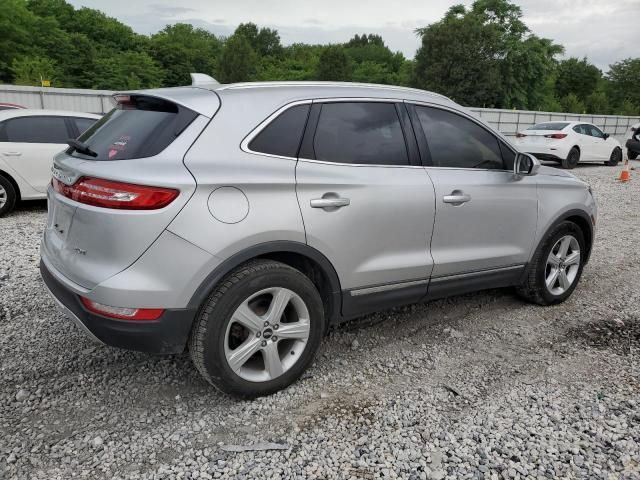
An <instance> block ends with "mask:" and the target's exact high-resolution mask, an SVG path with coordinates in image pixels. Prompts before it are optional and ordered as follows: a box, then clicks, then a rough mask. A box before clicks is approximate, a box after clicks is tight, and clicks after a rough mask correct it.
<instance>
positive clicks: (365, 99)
mask: <svg viewBox="0 0 640 480" xmlns="http://www.w3.org/2000/svg"><path fill="white" fill-rule="evenodd" d="M406 101H407V100H404V99H402V98H377V97H322V98H314V99H307V100H297V101H295V102H290V103H287V104H286V105H283V106H282V107H280V108H278V109H277V110H276V111H275V112H273V113H272V114H271V115H269V116H268V117H267V118H266V119H264V120H263V121H262V122H260V123H259V124H258V126H257V127H255V128H254V129H253V130H252V131H251V132H249V134H247V136H246V137H244V139H243V140H242V142H241V143H240V149H241V150H242V151H243V152H245V153H250V154H253V155H260V156H263V157H271V158H280V159H283V160H296V161H298V160H301V161H305V162H313V163H322V164H327V165H345V166H351V167H382V168H424V167H423V166H422V165H409V164H407V165H378V164H368V163H340V162H329V161H327V160H313V159H311V158H303V157H299V158H295V157H286V156H282V155H273V154H271V153H262V152H257V151H255V150H251V149H250V148H249V144H250V143H251V141H252V140H253V139H254V138H255V137H257V136H258V135H259V134H260V132H261V131H262V130H264V129H265V128H267V126H268V125H269V124H270V123H271V122H272V121H273V120H275V119H276V118H277V117H278V116H279V115H280V114H282V113H283V112H285V111H286V110H288V109H290V108H292V107H295V106H297V105H307V104H313V103H341V102H355V103H393V104H396V103H402V102H406ZM398 121H400V118H398ZM405 141H406V140H405ZM405 148H406V144H405ZM408 155H409V152H408V151H407V159H408V158H409V157H408Z"/></svg>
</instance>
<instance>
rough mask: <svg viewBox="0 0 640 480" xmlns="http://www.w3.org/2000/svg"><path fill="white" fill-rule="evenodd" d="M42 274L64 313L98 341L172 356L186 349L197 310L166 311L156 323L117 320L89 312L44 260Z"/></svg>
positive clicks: (41, 266) (41, 263)
mask: <svg viewBox="0 0 640 480" xmlns="http://www.w3.org/2000/svg"><path fill="white" fill-rule="evenodd" d="M40 274H41V275H42V280H43V281H44V283H45V285H46V287H47V289H48V290H49V292H50V293H51V295H52V296H53V298H54V299H55V301H56V303H58V305H59V306H60V308H61V309H62V310H63V312H64V313H65V314H66V315H67V316H69V317H70V318H71V319H72V320H73V321H74V322H75V323H76V324H77V325H78V326H79V327H80V329H81V330H83V331H84V332H85V333H86V334H87V335H89V337H91V338H92V339H93V340H94V341H98V342H101V343H104V344H107V345H111V346H113V347H119V348H124V349H127V350H137V351H140V352H148V353H160V354H171V353H181V352H183V351H184V350H185V348H186V345H187V341H188V339H189V333H190V332H191V326H192V324H193V320H194V318H195V315H196V311H195V309H172V310H166V311H165V312H164V314H163V315H162V316H161V317H160V318H159V319H158V320H153V321H130V320H114V319H111V318H107V317H103V316H101V315H96V314H94V313H90V312H88V311H87V310H86V309H85V308H84V307H83V305H82V303H81V302H80V299H79V298H78V295H76V294H75V293H74V292H73V291H72V290H70V289H69V288H68V287H66V286H65V285H63V284H62V283H61V282H60V281H59V280H57V279H56V278H55V277H54V275H53V274H52V273H51V272H50V271H49V270H48V268H47V266H46V265H45V264H44V262H42V261H41V262H40Z"/></svg>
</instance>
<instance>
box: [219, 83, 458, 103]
mask: <svg viewBox="0 0 640 480" xmlns="http://www.w3.org/2000/svg"><path fill="white" fill-rule="evenodd" d="M261 87H262V88H264V87H351V88H377V89H382V90H400V91H410V92H416V93H421V94H425V93H426V94H428V95H433V96H434V97H440V98H444V99H447V100H449V98H448V97H446V96H444V95H441V94H439V93H435V92H430V91H428V90H420V89H418V88H411V87H400V86H396V85H381V84H377V83H358V82H319V81H315V82H314V81H307V82H303V81H290V82H286V81H282V82H242V83H230V84H228V85H223V86H222V87H220V88H218V89H217V90H237V89H242V88H261Z"/></svg>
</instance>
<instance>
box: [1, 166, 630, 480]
mask: <svg viewBox="0 0 640 480" xmlns="http://www.w3.org/2000/svg"><path fill="white" fill-rule="evenodd" d="M618 171H619V168H616V169H613V168H606V167H596V166H584V167H581V168H578V169H576V170H575V173H577V174H578V175H579V176H580V177H582V178H584V179H586V180H587V181H589V183H590V184H591V185H592V187H593V189H594V191H595V193H596V196H597V199H598V201H599V205H600V219H599V226H598V229H599V230H598V234H597V243H596V246H595V249H594V252H593V256H592V260H591V263H590V264H589V265H588V267H587V269H586V270H585V272H584V276H583V279H582V282H581V285H580V286H579V288H578V289H577V291H576V292H575V294H574V295H573V296H572V298H571V299H570V300H569V301H567V302H566V303H564V304H562V305H560V306H557V307H548V308H542V307H537V306H533V305H528V304H525V303H523V302H521V301H520V300H519V299H518V298H517V297H516V296H515V295H514V294H513V293H512V292H511V291H509V290H501V291H497V290H494V291H488V292H483V293H478V294H472V295H466V296H462V297H456V298H453V299H447V300H442V301H438V302H433V303H430V304H427V305H417V306H412V307H407V308H402V309H398V310H394V311H390V312H384V313H381V314H377V315H373V316H369V317H366V318H364V319H362V320H359V321H357V322H353V323H351V324H348V325H345V326H343V327H341V328H340V329H338V330H337V331H334V332H332V333H331V334H330V335H329V337H328V338H327V340H326V341H325V342H324V344H323V346H322V350H321V352H320V354H319V355H318V357H317V361H316V362H315V365H314V366H313V367H312V368H311V370H310V371H309V372H308V373H307V374H306V375H305V376H304V377H303V379H302V380H301V381H299V382H298V383H297V384H295V385H294V386H292V387H290V388H289V389H287V390H286V391H284V392H280V393H278V394H276V395H273V396H271V397H268V398H262V399H258V400H255V401H251V402H248V401H236V400H234V399H231V398H229V397H226V396H224V395H221V394H220V393H218V392H216V391H215V390H213V389H212V388H210V387H209V386H208V385H206V384H205V383H204V382H203V381H202V380H201V379H200V377H199V376H198V375H197V373H196V371H195V369H194V368H193V367H192V366H191V364H190V362H189V359H188V357H187V356H186V355H179V356H172V357H155V356H149V355H145V354H139V353H133V352H126V351H122V350H117V349H113V348H109V347H102V346H95V345H93V344H92V343H90V341H89V340H88V339H86V338H85V337H84V336H83V335H82V334H81V333H80V332H79V331H77V330H76V329H75V327H74V326H73V325H72V324H71V323H70V322H69V321H67V320H66V319H65V318H64V317H63V316H62V315H61V314H60V313H58V311H57V310H56V309H55V306H54V303H53V301H52V300H51V299H50V298H49V297H48V296H47V294H46V293H45V292H44V289H43V286H42V282H41V280H40V279H39V276H38V271H37V265H38V245H39V240H40V235H41V230H42V228H43V225H44V222H45V217H46V212H45V209H46V206H45V205H44V204H42V203H38V204H30V205H29V204H25V205H24V206H22V207H20V208H19V209H18V210H17V211H16V212H15V213H14V214H12V215H11V216H9V217H7V218H3V219H0V478H7V479H13V478H20V479H22V478H32V479H68V478H91V479H94V478H96V479H102V478H104V479H112V478H114V479H124V478H130V479H163V478H171V479H174V478H175V479H177V478H181V479H189V478H192V479H195V478H202V479H208V478H247V479H252V478H381V477H384V478H415V479H418V478H420V479H424V478H429V479H442V478H469V479H476V478H478V479H479V478H490V479H501V478H505V479H507V478H516V479H517V478H606V479H609V478H616V479H618V478H626V479H638V478H640V395H639V393H640V362H639V356H638V353H639V351H640V288H638V284H639V283H640V268H639V266H640V254H639V250H638V248H637V245H638V244H640V228H639V227H640V202H639V200H638V199H639V198H640V174H638V173H637V172H638V171H640V170H636V171H635V172H633V175H634V177H635V178H634V179H633V181H632V182H631V183H630V184H619V183H616V182H615V181H614V179H615V177H616V176H617V174H618ZM254 450H255V451H254Z"/></svg>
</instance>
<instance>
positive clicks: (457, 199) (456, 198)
mask: <svg viewBox="0 0 640 480" xmlns="http://www.w3.org/2000/svg"><path fill="white" fill-rule="evenodd" d="M442 201H443V202H444V203H450V204H451V205H462V204H463V203H467V202H470V201H471V195H467V194H466V193H463V192H461V191H460V190H454V191H453V192H451V194H450V195H445V196H444V197H442Z"/></svg>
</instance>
